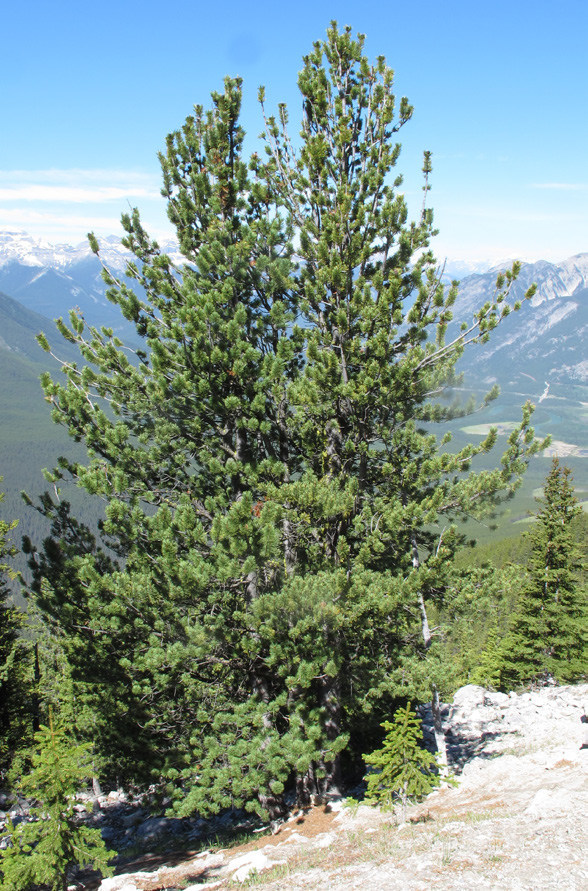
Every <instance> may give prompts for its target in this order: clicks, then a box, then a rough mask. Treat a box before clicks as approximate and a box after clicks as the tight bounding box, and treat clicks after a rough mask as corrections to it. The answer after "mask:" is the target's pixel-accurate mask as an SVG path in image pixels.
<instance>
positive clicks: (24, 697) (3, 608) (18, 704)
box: [0, 477, 32, 769]
mask: <svg viewBox="0 0 588 891" xmlns="http://www.w3.org/2000/svg"><path fill="white" fill-rule="evenodd" d="M1 481H2V477H0V482H1ZM3 499H4V494H3V493H0V503H1V502H2V501H3ZM16 525H17V521H16V520H15V521H13V522H12V523H9V522H7V521H6V520H0V769H6V768H7V767H8V766H9V764H10V760H11V758H12V756H13V755H14V753H15V752H16V751H17V749H19V748H21V747H22V746H23V745H26V744H27V742H28V741H29V740H30V734H31V732H32V731H31V726H32V725H31V708H32V690H31V677H30V666H31V658H30V652H29V651H28V648H27V646H26V645H25V642H24V640H23V639H22V637H21V630H22V627H23V624H24V616H23V614H22V613H21V612H20V610H18V609H17V608H16V607H15V606H14V605H13V604H12V603H11V602H10V592H9V589H8V587H7V583H6V581H5V580H6V579H7V578H12V579H14V578H15V577H16V573H15V572H14V570H13V569H12V568H11V567H10V565H9V564H8V563H7V562H6V558H9V557H14V555H15V553H16V549H15V547H14V546H13V545H12V544H11V543H10V539H9V536H10V533H11V532H12V531H13V530H14V529H15V528H16Z"/></svg>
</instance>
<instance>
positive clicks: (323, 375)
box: [33, 24, 537, 816]
mask: <svg viewBox="0 0 588 891" xmlns="http://www.w3.org/2000/svg"><path fill="white" fill-rule="evenodd" d="M363 42H364V41H363V37H361V36H359V37H358V38H354V37H353V36H352V34H351V31H350V29H348V28H347V29H345V30H344V31H342V32H341V31H339V30H338V29H337V27H336V25H335V24H333V25H332V27H331V28H330V29H329V30H328V32H327V39H326V41H321V42H318V43H316V44H315V46H314V48H313V51H312V52H311V54H310V55H309V56H307V57H306V58H305V59H304V67H303V70H302V72H301V74H300V77H299V87H300V91H301V95H302V100H303V120H302V130H301V143H300V147H299V148H298V147H297V146H295V145H294V144H293V143H292V142H291V141H290V139H289V137H288V129H287V127H288V114H287V111H286V108H285V107H284V106H280V109H279V114H278V117H277V118H275V117H273V116H271V115H269V116H266V117H265V121H266V129H265V154H263V153H261V154H258V153H254V154H253V156H252V157H251V159H250V161H249V163H247V161H246V160H245V159H244V158H243V154H242V148H243V136H244V134H243V131H242V129H241V127H240V125H239V109H240V102H241V82H240V80H238V79H227V80H226V81H225V89H224V92H223V93H214V94H213V95H212V107H211V109H210V110H209V111H207V112H205V111H204V110H203V108H202V107H200V106H197V107H196V108H195V113H194V115H193V116H190V117H189V118H187V120H186V123H185V124H184V126H183V127H182V128H181V129H180V130H179V131H178V132H176V133H173V134H171V135H170V136H169V137H168V139H167V143H166V151H165V152H164V153H163V154H162V156H161V164H162V170H163V183H164V185H163V194H164V196H165V198H166V199H167V201H168V214H169V218H170V220H171V221H172V223H173V224H174V226H175V228H176V232H177V237H178V242H179V246H180V250H181V252H182V254H183V258H184V261H183V263H182V264H177V263H174V261H173V260H172V257H170V256H168V255H167V254H165V253H164V252H163V251H162V250H161V249H160V248H159V246H158V245H157V243H156V242H155V241H153V240H151V239H150V238H149V236H148V235H147V233H146V232H145V230H144V228H143V226H142V224H141V220H140V216H139V213H138V211H133V212H132V213H131V214H128V215H125V216H124V217H123V226H124V228H125V231H126V236H125V239H124V242H123V243H124V245H125V246H126V247H127V248H128V249H129V250H130V251H131V252H132V254H133V255H134V259H133V260H132V262H130V263H129V265H128V268H127V276H128V277H129V278H130V279H131V280H134V287H131V286H130V285H129V283H128V279H127V280H123V279H117V278H116V277H115V276H114V275H113V274H112V273H111V272H109V271H108V270H105V273H104V274H105V279H106V281H107V283H108V285H109V290H108V296H109V298H110V299H111V300H112V301H113V302H115V303H117V304H118V305H119V306H120V308H121V311H122V313H123V315H124V316H125V318H126V319H128V320H130V321H131V322H132V323H133V324H134V326H135V329H136V333H137V335H138V337H139V338H140V339H142V341H143V345H142V347H141V349H139V350H136V351H135V352H134V353H133V351H132V350H129V349H128V348H125V347H123V344H122V343H121V341H120V340H119V339H118V338H117V337H116V336H115V335H114V334H113V332H112V331H111V330H109V329H104V328H103V329H95V328H88V327H87V326H86V324H85V322H84V319H83V318H82V317H80V315H79V314H77V313H76V312H72V313H71V315H70V323H69V325H66V324H65V323H64V322H63V321H60V322H59V329H60V331H61V333H62V334H63V335H64V337H66V338H67V339H68V340H70V341H72V342H74V343H76V344H78V346H79V348H80V352H81V355H82V358H83V360H84V362H85V363H86V364H81V365H77V364H67V363H64V364H63V371H64V373H65V375H66V381H65V382H63V381H61V380H60V379H58V378H57V377H55V378H52V377H51V376H50V375H49V374H46V375H45V376H44V379H43V386H44V390H45V394H46V396H47V399H48V400H49V401H50V402H51V403H52V406H53V417H54V419H55V420H56V421H57V422H58V423H61V424H64V425H65V426H66V427H67V428H68V429H69V431H70V433H71V435H72V436H73V437H74V438H75V439H76V440H82V441H84V442H85V443H86V446H87V449H88V462H87V463H86V464H83V463H75V462H72V461H69V460H67V458H63V459H62V460H61V462H60V465H59V467H58V468H56V470H55V472H54V474H53V476H52V480H53V481H54V482H55V483H58V482H59V479H60V478H61V477H62V476H64V475H70V476H71V477H73V479H75V480H76V481H77V483H78V484H79V485H80V486H82V487H84V488H85V489H86V490H87V491H88V492H89V493H90V494H92V495H95V496H98V497H101V498H103V499H104V501H105V504H106V519H105V522H104V526H103V534H104V538H105V541H106V543H107V544H108V545H109V546H110V547H111V548H112V549H114V551H115V552H116V554H117V556H118V559H119V564H118V565H116V566H115V565H111V566H110V567H107V566H105V564H104V562H103V557H101V556H100V547H99V546H98V545H97V546H96V547H95V548H89V549H87V550H86V551H85V552H84V553H83V555H82V556H81V557H80V556H76V555H74V554H73V553H71V552H67V553H65V552H64V550H63V545H62V544H60V543H59V542H58V541H57V542H54V543H53V545H52V546H51V547H47V546H46V547H45V549H44V551H43V552H41V553H38V554H33V562H34V564H35V565H36V568H37V573H38V582H39V585H40V576H41V575H46V576H48V577H49V584H45V588H44V594H43V599H42V600H43V608H44V609H45V610H46V612H47V613H48V614H49V615H51V616H52V617H53V620H54V621H55V622H58V623H61V624H62V627H63V628H64V630H65V632H66V633H67V635H69V636H71V638H72V640H74V641H75V643H74V644H73V645H72V649H74V648H77V649H78V652H80V653H83V652H84V648H85V647H89V648H90V650H91V651H96V652H97V654H98V656H97V658H98V659H99V662H100V664H106V662H108V660H111V661H112V663H113V672H114V675H116V677H117V678H120V679H121V685H122V679H123V678H126V691H127V692H126V694H125V697H126V698H125V700H124V701H125V703H126V707H125V708H126V714H127V716H128V717H129V720H131V722H132V721H133V720H136V732H135V735H134V740H135V741H137V740H140V741H141V743H142V747H143V751H144V752H145V753H153V752H159V753H162V758H163V760H164V762H165V763H164V764H161V763H157V765H156V769H157V771H158V772H160V773H161V772H162V773H163V775H164V776H165V777H166V778H167V781H168V782H169V784H170V788H171V789H172V791H173V789H174V788H175V790H176V792H175V794H176V795H177V800H178V809H179V812H180V813H189V812H192V811H194V810H198V811H200V812H201V813H207V812H211V811H212V812H214V811H218V810H219V809H221V808H224V807H228V806H231V805H243V804H244V805H245V806H248V807H255V808H257V809H259V810H260V812H263V813H266V814H267V813H269V814H270V816H277V815H279V813H280V812H281V810H282V808H283V793H284V790H285V789H286V787H287V786H288V784H292V783H295V785H296V788H297V792H298V797H299V800H300V801H301V802H304V801H307V800H308V799H309V797H310V796H311V795H313V794H321V795H324V794H327V793H328V792H329V791H333V790H334V789H336V788H337V785H338V783H339V780H340V776H339V773H340V766H341V757H342V753H343V752H345V751H349V750H353V749H354V748H355V750H356V751H357V746H356V743H357V739H358V738H361V736H362V733H363V729H364V727H365V724H366V721H372V722H373V721H376V724H377V722H378V721H379V719H380V718H381V717H382V716H383V715H382V710H383V709H384V708H386V709H387V708H388V707H389V705H390V703H392V702H393V700H394V698H395V697H396V696H399V695H401V696H403V697H404V698H406V696H408V695H411V696H412V695H414V696H417V695H418V696H423V695H427V691H428V689H429V687H430V678H429V677H428V673H427V667H426V664H427V663H426V659H425V656H426V653H427V651H428V649H429V647H430V644H431V638H432V634H431V631H430V628H429V624H428V619H427V603H428V602H430V601H432V600H434V599H435V598H437V597H439V596H441V595H442V591H443V585H444V578H445V575H446V570H447V566H448V565H449V563H450V562H451V558H452V555H453V553H454V551H455V548H456V547H457V545H458V541H459V535H458V533H457V531H456V528H455V526H454V524H453V521H454V519H455V518H458V517H459V516H460V515H463V514H465V513H470V514H471V513H476V512H481V511H483V510H484V509H485V508H487V507H488V506H489V505H493V504H494V503H496V501H497V500H498V499H500V498H501V497H505V496H507V495H508V494H509V493H511V492H512V491H513V489H514V488H515V487H516V486H517V484H518V481H519V479H520V475H521V474H522V472H523V471H524V469H525V467H526V464H527V462H528V459H529V457H530V456H531V455H532V454H533V453H534V452H535V451H536V449H537V443H536V442H535V440H534V434H533V430H532V428H531V427H530V426H529V425H530V416H531V407H530V406H526V407H525V408H524V411H523V418H522V422H521V424H520V426H519V427H518V428H517V430H515V431H514V432H513V433H512V434H511V436H510V439H509V442H508V447H507V450H506V452H505V454H504V455H503V456H502V459H501V460H500V462H499V464H498V466H497V467H496V469H494V470H490V471H477V472H475V471H474V470H473V469H472V462H473V461H474V460H475V458H476V456H477V455H480V454H482V453H485V452H487V451H489V450H490V449H492V448H493V447H494V445H495V443H496V431H492V432H491V433H490V434H489V436H488V437H487V438H486V439H485V440H484V441H483V442H482V443H478V444H476V445H473V444H470V445H467V446H466V447H464V448H462V449H460V450H458V451H455V452H451V451H449V450H448V449H447V448H445V447H446V446H447V444H448V442H449V437H448V436H445V437H443V438H440V437H437V436H436V435H435V434H434V433H432V432H430V430H429V431H426V430H425V428H424V425H425V424H426V423H428V424H431V423H433V422H440V421H443V420H445V419H447V418H449V417H452V416H454V415H455V413H456V411H457V409H456V408H455V406H453V405H451V404H450V403H449V402H448V401H445V402H443V401H442V400H441V398H440V397H441V396H442V394H443V393H444V389H445V388H447V387H450V386H451V384H452V383H455V375H454V367H455V363H456V361H457V359H458V358H459V356H460V355H461V353H462V351H463V349H464V348H465V347H466V346H467V345H468V344H470V343H472V342H475V341H478V340H485V339H486V338H487V337H488V336H489V334H490V332H491V330H492V328H494V327H495V326H496V325H497V324H498V323H499V321H500V319H501V318H502V317H504V315H506V314H507V313H508V312H509V310H510V308H511V307H510V304H509V300H508V294H509V289H510V286H511V284H512V281H513V280H514V278H515V277H516V274H517V271H518V267H516V266H515V267H514V268H513V270H510V271H508V272H507V273H506V274H505V275H501V276H499V278H498V280H497V288H496V293H495V295H494V298H493V300H492V301H489V302H488V303H487V304H486V305H485V306H483V307H482V308H481V309H480V310H479V312H477V313H476V314H475V315H474V316H473V318H471V319H469V320H467V321H465V320H464V323H463V326H462V329H461V332H460V331H459V330H457V331H456V332H454V334H453V335H452V336H451V337H450V338H446V334H447V330H448V325H449V324H450V322H451V306H452V304H453V302H454V300H455V297H456V293H457V291H456V287H452V288H449V289H445V288H444V286H443V284H442V282H441V280H440V276H439V274H438V270H437V266H436V262H435V260H434V257H433V255H432V253H431V250H430V244H429V243H430V239H431V237H432V235H433V234H434V230H433V221H432V213H431V211H430V210H429V209H428V208H427V207H426V203H425V204H424V205H423V210H422V213H421V215H420V217H419V218H418V219H417V220H416V221H415V222H409V221H408V212H407V208H406V204H405V201H404V196H403V194H402V192H401V190H400V187H401V182H402V180H401V177H399V176H397V175H396V173H395V167H396V164H397V161H398V157H399V152H400V147H399V146H398V145H397V144H396V134H397V132H398V130H399V129H400V128H401V127H403V126H404V125H405V124H406V123H407V122H408V121H409V119H410V117H411V114H412V108H411V106H410V105H409V103H408V101H407V100H406V99H402V100H401V102H400V103H399V108H398V110H397V109H396V101H395V97H394V94H393V90H392V86H393V75H392V71H391V70H390V69H389V68H388V67H387V66H386V64H385V62H384V60H383V58H380V59H378V60H377V62H376V64H375V65H370V64H369V62H368V60H367V59H366V57H365V56H364V54H363ZM260 98H261V101H262V105H263V103H264V102H265V97H264V95H263V91H262V92H261V96H260ZM264 114H265V112H264ZM430 169H431V164H430V156H429V155H428V154H426V155H425V164H424V177H425V180H424V182H425V185H424V190H425V191H424V194H425V198H426V196H427V192H428V189H429V185H428V177H429V173H430ZM90 240H91V245H92V247H93V249H94V250H95V252H96V253H97V254H98V256H99V255H100V249H99V245H98V243H97V241H96V239H95V238H94V237H93V236H92V237H91V239H90ZM294 243H296V251H294ZM40 342H41V344H42V345H43V346H44V348H45V349H50V346H49V342H48V340H47V338H46V337H45V336H42V337H41V338H40ZM442 446H443V447H444V448H443V449H442ZM437 521H439V522H440V523H441V527H440V528H442V529H443V531H442V532H441V533H440V534H438V535H436V534H434V532H433V531H432V529H433V528H434V525H435V523H436V522H437ZM59 560H62V564H61V570H60V573H52V572H51V567H50V564H51V563H52V562H53V563H54V562H55V561H59ZM101 561H102V562H101ZM67 578H69V579H70V580H71V579H73V580H74V581H73V583H72V582H71V581H70V582H67V581H65V579H67ZM66 604H67V608H66V609H64V606H65V605H66ZM106 653H108V654H109V655H108V657H106V655H105V654H106ZM114 664H115V665H116V667H115V668H114ZM76 671H77V673H78V677H79V678H80V679H81V680H82V681H84V682H89V681H90V678H91V663H88V662H87V661H86V662H85V663H84V661H83V659H79V660H78V662H77V669H76ZM104 680H105V681H106V678H105V679H104ZM362 745H363V744H362ZM362 750H363V749H362V748H360V749H359V751H360V752H361V751H362ZM151 757H152V756H151V755H149V757H146V762H147V766H148V765H149V762H150V759H151ZM153 764H154V762H153V761H152V760H151V765H152V766H153ZM139 766H140V765H137V767H138V768H139Z"/></svg>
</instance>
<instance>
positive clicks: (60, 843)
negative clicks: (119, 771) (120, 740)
mask: <svg viewBox="0 0 588 891" xmlns="http://www.w3.org/2000/svg"><path fill="white" fill-rule="evenodd" d="M31 761H32V768H31V771H30V773H29V774H28V775H27V776H25V777H23V778H22V779H21V780H20V782H19V783H18V788H19V790H20V791H21V792H22V793H23V794H24V795H26V796H29V797H32V798H34V799H35V800H36V801H37V802H38V803H37V804H36V805H35V806H34V807H31V814H32V815H33V817H35V818H36V819H35V820H34V822H27V823H20V824H19V825H18V826H14V825H13V824H12V823H11V822H10V821H9V823H8V826H7V831H8V834H9V835H10V844H9V847H8V848H7V849H6V850H4V851H2V852H0V873H1V878H0V891H33V889H35V891H37V889H42V891H67V885H68V878H69V877H70V875H71V871H72V869H73V867H75V866H91V867H93V868H94V869H99V870H100V871H101V872H102V873H103V874H104V875H112V872H113V870H112V869H111V868H110V867H109V866H108V861H109V859H110V858H111V857H113V856H114V852H113V851H109V850H107V848H106V847H105V845H104V842H103V841H102V838H101V836H100V831H99V830H98V829H90V828H89V827H87V826H83V825H80V824H79V821H78V820H77V819H76V816H75V812H74V805H75V793H76V792H77V791H78V790H79V787H80V785H81V784H82V783H83V782H84V780H86V779H87V777H88V776H90V774H91V766H90V756H89V752H88V747H87V746H84V745H75V744H74V743H73V741H72V739H71V737H70V736H69V735H68V733H67V731H66V730H65V729H64V728H63V727H59V726H57V727H56V726H55V725H54V723H53V718H52V716H51V715H50V717H49V726H48V727H41V729H40V730H39V731H38V733H36V734H35V748H34V750H33V752H32V755H31Z"/></svg>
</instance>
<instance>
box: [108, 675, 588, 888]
mask: <svg viewBox="0 0 588 891" xmlns="http://www.w3.org/2000/svg"><path fill="white" fill-rule="evenodd" d="M586 706H588V685H583V686H576V687H559V688H558V687H554V688H545V689H542V690H539V691H536V692H533V693H526V694H523V695H521V696H515V695H514V694H511V695H510V696H509V697H506V696H501V695H500V694H487V693H485V692H484V691H483V690H481V688H463V690H462V691H458V694H456V698H455V700H454V705H453V706H452V707H451V708H449V707H447V708H446V726H445V729H446V733H447V734H448V736H449V737H450V738H451V739H452V740H453V750H454V751H455V752H460V751H461V752H462V753H463V752H466V753H467V752H468V751H470V752H473V753H474V754H473V755H472V756H471V757H465V760H464V759H463V758H462V759H461V763H462V764H463V769H462V771H461V773H460V775H459V777H458V785H457V787H454V788H452V787H446V788H442V789H439V790H438V791H436V792H434V793H432V794H431V795H429V796H428V798H427V799H426V800H425V801H424V802H422V803H421V804H420V805H418V806H414V807H412V808H409V809H408V810H407V811H406V813H405V814H400V815H399V814H390V813H387V814H386V813H381V812H380V811H379V810H377V809H374V808H369V807H367V806H364V805H362V806H360V807H358V808H356V809H355V810H353V809H351V808H348V807H345V806H344V805H343V803H333V805H332V807H330V808H326V809H325V808H318V807H317V808H313V809H312V810H311V811H309V812H307V813H306V814H298V815H294V816H293V817H292V819H291V820H290V821H289V822H288V823H287V824H285V825H284V826H283V827H282V829H281V831H280V832H279V833H277V834H276V835H274V836H272V837H270V838H269V839H268V838H267V837H266V838H260V839H258V840H257V841H256V842H254V843H249V844H248V845H246V846H243V847H242V848H240V849H232V850H230V851H221V852H219V851H216V852H214V853H211V854H210V855H209V856H206V855H205V856H201V857H200V858H198V859H196V860H192V861H190V862H186V863H184V864H182V865H181V866H180V867H176V868H175V869H173V870H167V871H164V870H161V871H159V872H158V873H150V874H147V873H142V874H135V875H133V876H130V875H128V876H119V877H117V879H115V880H114V882H113V880H107V881H109V882H112V885H110V886H107V884H106V882H103V885H102V888H103V891H147V889H149V891H155V889H157V891H160V889H172V888H177V887H180V886H181V885H182V886H183V887H184V888H185V891H196V889H202V888H209V889H211V888H218V889H225V888H235V887H236V885H235V882H242V883H244V884H245V885H246V886H247V887H252V886H255V887H263V888H266V889H272V891H278V889H279V891H283V889H288V891H298V889H305V891H311V889H319V888H320V889H321V891H324V889H325V888H333V889H341V891H345V889H365V891H393V889H405V891H413V889H414V891H417V889H418V891H420V889H422V891H425V889H427V891H428V889H430V888H435V889H439V891H444V889H459V891H464V889H486V888H492V889H501V891H503V889H509V891H510V889H512V891H515V889H516V891H519V889H520V891H549V889H558V891H584V889H588V832H587V829H588V745H587V746H586V747H583V743H584V742H585V736H584V733H585V729H586V727H587V725H586V724H585V723H584V724H583V723H582V722H581V718H582V716H585V715H586ZM586 742H588V741H586ZM460 766H461V765H460ZM256 870H258V872H256ZM190 882H191V883H192V884H189V883H190ZM186 885H187V887H186Z"/></svg>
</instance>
